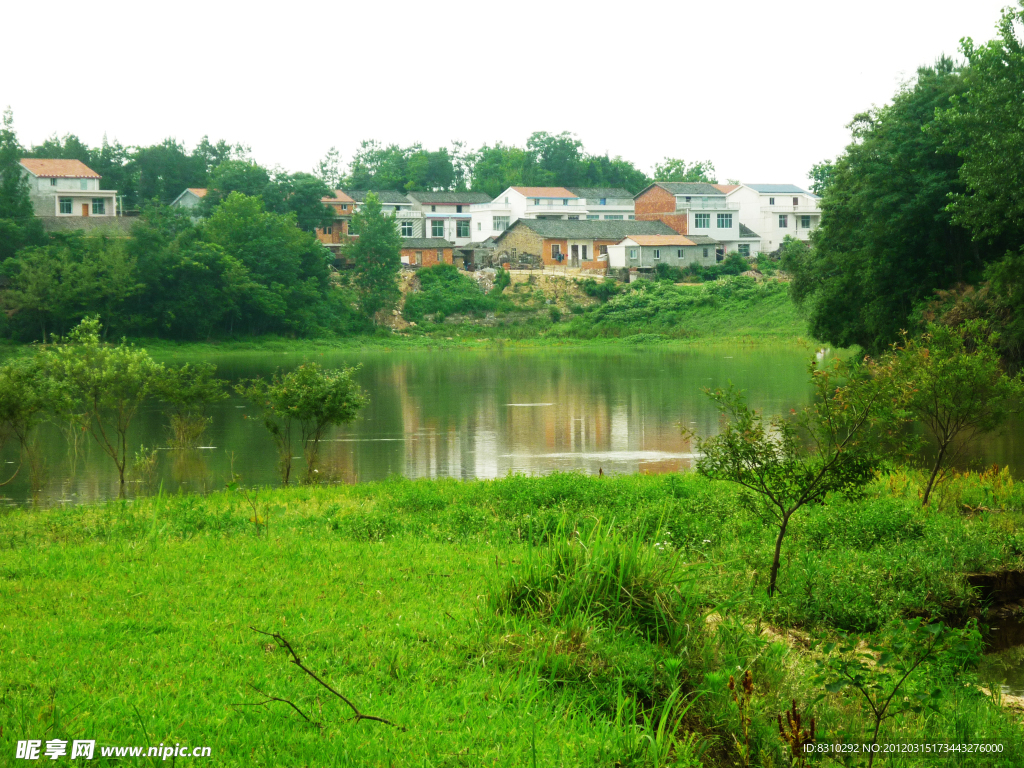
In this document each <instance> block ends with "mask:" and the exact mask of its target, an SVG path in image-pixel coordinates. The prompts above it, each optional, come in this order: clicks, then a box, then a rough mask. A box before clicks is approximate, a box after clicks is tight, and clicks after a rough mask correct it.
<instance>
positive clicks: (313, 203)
mask: <svg viewBox="0 0 1024 768" xmlns="http://www.w3.org/2000/svg"><path fill="white" fill-rule="evenodd" d="M333 194H334V192H333V190H332V189H331V188H330V187H328V186H327V185H326V184H325V183H324V182H323V181H321V180H320V179H318V178H317V177H316V176H313V175H312V174H309V173H278V174H276V175H275V176H274V180H273V181H272V182H271V183H270V184H268V185H267V188H266V189H265V190H264V192H263V202H264V204H265V205H266V207H267V210H268V211H272V212H274V213H294V214H295V223H296V225H297V226H298V227H299V229H301V230H303V231H304V232H312V231H313V230H315V229H317V228H319V227H324V226H327V225H328V224H330V223H332V222H333V221H334V212H333V211H332V210H331V209H330V208H328V207H327V206H326V205H324V203H323V199H324V198H325V197H331V196H333Z"/></svg>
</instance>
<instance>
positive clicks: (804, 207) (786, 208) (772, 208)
mask: <svg viewBox="0 0 1024 768" xmlns="http://www.w3.org/2000/svg"><path fill="white" fill-rule="evenodd" d="M761 213H816V214H819V215H820V214H821V208H819V207H818V206H816V205H812V204H810V203H803V204H801V205H768V206H762V208H761Z"/></svg>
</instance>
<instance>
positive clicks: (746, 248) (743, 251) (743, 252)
mask: <svg viewBox="0 0 1024 768" xmlns="http://www.w3.org/2000/svg"><path fill="white" fill-rule="evenodd" d="M736 250H738V251H739V252H740V256H742V257H743V258H747V257H748V256H750V243H740V244H739V245H738V246H736Z"/></svg>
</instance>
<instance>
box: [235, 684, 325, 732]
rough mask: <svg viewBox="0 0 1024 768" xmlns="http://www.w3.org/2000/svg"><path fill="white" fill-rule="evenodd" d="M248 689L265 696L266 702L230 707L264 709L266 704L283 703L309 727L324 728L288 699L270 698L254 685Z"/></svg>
mask: <svg viewBox="0 0 1024 768" xmlns="http://www.w3.org/2000/svg"><path fill="white" fill-rule="evenodd" d="M249 687H250V688H252V689H253V690H254V691H256V693H258V694H259V695H260V696H266V697H267V700H266V701H257V702H255V703H253V704H232V705H231V706H233V707H265V706H266V705H267V704H270V703H271V702H273V701H280V702H283V703H285V704H287V705H288V706H289V707H291V708H292V709H294V710H295V711H296V712H298V713H299V714H300V715H301V716H302V719H303V720H305V721H306V722H307V723H310V724H311V725H315V726H316V727H317V728H321V729H322V728H323V727H324V726H323V723H318V722H316V721H315V720H311V719H310V718H309V717H308V716H307V715H306V713H305V712H303V711H302V710H301V709H299V708H298V707H297V706H295V704H294V703H293V702H291V701H289V700H288V699H282V698H280V697H279V696H271V695H270V694H269V693H265V692H264V691H261V690H260V689H259V688H257V687H256V686H255V685H250V686H249Z"/></svg>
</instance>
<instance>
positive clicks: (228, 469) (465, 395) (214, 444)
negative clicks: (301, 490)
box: [0, 345, 1024, 504]
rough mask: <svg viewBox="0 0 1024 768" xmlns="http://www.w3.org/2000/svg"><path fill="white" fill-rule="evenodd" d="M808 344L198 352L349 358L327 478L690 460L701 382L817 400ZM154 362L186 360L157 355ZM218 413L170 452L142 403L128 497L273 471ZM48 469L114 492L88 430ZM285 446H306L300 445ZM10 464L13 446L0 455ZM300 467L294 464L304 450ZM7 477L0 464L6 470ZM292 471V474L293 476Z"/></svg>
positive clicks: (777, 405) (48, 456) (1000, 445)
mask: <svg viewBox="0 0 1024 768" xmlns="http://www.w3.org/2000/svg"><path fill="white" fill-rule="evenodd" d="M811 357H812V353H811V352H809V351H804V350H800V349H797V348H793V347H779V348H767V349H766V348H755V349H751V348H743V347H734V348H729V347H678V346H673V347H663V348H658V347H654V348H651V347H645V348H630V347H628V346H627V345H621V346H614V347H611V346H609V347H587V348H577V349H567V348H541V349H529V348H527V349H524V348H504V349H503V348H500V347H495V346H493V345H488V346H487V348H486V349H481V350H472V349H444V350H416V351H383V350H371V351H341V352H325V353H301V354H300V353H281V352H274V353H268V352H259V353H258V352H253V353H240V352H231V353H225V354H224V355H220V356H217V355H204V356H203V359H204V360H209V361H210V362H213V363H215V364H216V365H217V367H218V374H219V375H220V376H221V377H223V378H225V379H227V380H229V381H231V382H236V381H238V380H240V379H243V378H249V377H253V376H266V375H269V374H271V373H272V372H273V371H274V370H275V369H278V368H280V369H282V370H284V369H289V368H293V367H295V366H297V365H299V364H300V363H301V362H303V361H307V360H314V361H316V362H318V363H320V364H322V365H325V366H332V367H334V366H354V365H360V366H361V368H360V370H359V371H358V373H357V374H356V378H357V380H358V381H359V383H360V385H361V386H363V387H364V388H365V389H366V390H367V392H368V393H369V395H370V404H369V406H368V407H367V408H365V409H364V410H363V412H362V413H361V415H360V417H359V419H358V420H357V421H356V422H354V423H352V424H349V425H346V426H345V427H341V428H338V429H335V430H333V431H332V432H331V433H330V434H329V436H328V442H327V443H326V444H325V445H324V447H323V449H322V451H321V467H320V473H321V477H322V478H324V479H326V480H333V481H341V482H357V481H368V480H380V479H382V478H385V477H387V476H388V475H391V474H402V475H406V476H408V477H455V478H467V479H468V478H493V477H501V476H504V475H506V474H508V473H509V472H517V473H525V474H544V473H549V472H553V471H565V470H581V471H585V472H588V473H592V474H597V473H598V472H599V471H603V472H605V473H624V472H674V471H681V470H687V469H690V468H691V467H692V464H693V458H694V457H693V450H694V448H693V445H692V441H691V440H690V439H689V438H687V437H686V436H685V435H684V434H683V428H684V427H685V428H687V429H691V430H693V431H694V432H695V433H696V434H698V435H702V436H706V435H711V434H714V433H715V432H716V431H717V430H718V426H719V414H718V412H717V410H716V409H715V408H714V406H713V404H712V403H711V401H710V400H709V399H708V397H707V396H706V395H704V394H703V392H702V390H703V389H704V388H705V387H725V386H728V385H729V384H730V383H732V384H734V385H735V386H737V387H739V388H741V389H743V390H745V391H746V392H747V394H748V398H749V401H750V403H751V404H752V405H753V406H755V407H757V408H760V409H763V410H764V411H765V412H766V413H768V414H778V413H788V412H789V411H790V409H794V408H800V407H801V406H803V405H805V404H807V403H808V402H809V400H810V397H811V393H812V391H811V386H810V384H809V382H808V375H807V364H808V362H809V360H810V358H811ZM162 359H163V361H164V362H168V363H182V362H186V361H187V360H186V358H180V359H179V358H175V357H174V356H172V355H164V356H163V357H162ZM211 416H212V418H213V422H212V424H211V426H210V428H209V430H208V432H207V433H206V436H205V438H204V440H203V443H204V445H203V447H202V448H201V449H200V450H197V451H172V450H168V449H166V447H165V446H166V443H167V419H166V415H165V413H164V412H163V409H162V407H161V405H160V403H158V402H152V403H148V404H147V405H146V406H145V407H144V409H143V410H142V412H141V413H140V414H139V416H138V417H137V419H136V421H135V423H134V425H133V429H132V432H131V435H130V445H131V446H132V450H133V452H134V451H135V450H137V449H139V448H140V447H141V446H143V445H144V446H146V447H147V450H153V449H157V450H158V454H157V456H158V458H157V465H156V468H155V470H154V472H153V473H152V474H151V475H150V476H149V477H146V478H135V480H134V481H133V484H132V486H130V488H129V493H133V492H149V491H155V489H156V488H157V487H159V485H160V484H161V483H162V485H163V489H164V491H165V492H166V491H171V492H174V491H177V490H179V489H183V490H193V491H198V492H205V491H209V490H214V489H218V488H222V487H223V486H224V485H225V483H227V482H228V481H229V479H230V478H231V477H232V475H235V476H237V477H238V478H239V480H240V481H241V482H243V483H245V484H276V483H278V482H279V475H278V471H277V454H276V451H275V448H274V445H273V443H272V441H271V439H270V436H269V435H268V434H267V431H266V429H265V428H264V426H263V424H262V422H260V420H259V419H258V418H254V417H255V414H254V412H253V411H252V409H251V408H250V406H249V405H248V404H247V403H246V402H245V401H243V400H242V399H240V398H238V397H237V396H235V395H234V394H232V397H231V398H230V399H228V400H225V401H224V402H222V403H220V404H218V405H217V406H216V407H215V408H214V410H213V411H212V412H211ZM1020 432H1021V430H1020V429H1018V428H1015V429H1011V430H1007V432H1006V433H1005V434H1004V435H1002V436H1000V437H996V438H993V439H990V440H988V441H986V442H985V444H984V445H982V446H980V447H979V449H978V450H977V451H976V452H975V454H974V455H973V456H972V459H973V460H975V461H981V462H984V463H993V462H998V463H1000V464H1009V465H1010V466H1011V468H1012V471H1014V473H1015V474H1016V475H1018V476H1019V475H1020V470H1021V469H1022V468H1024V446H1022V444H1021V439H1020ZM40 440H41V446H42V450H41V451H40V455H41V457H42V466H41V467H40V468H39V469H38V471H37V472H36V476H37V483H36V484H37V486H38V488H37V492H36V499H37V501H38V502H39V503H41V504H54V503H61V502H65V503H68V502H90V501H97V500H102V499H107V498H112V497H115V496H116V495H117V491H118V485H117V474H116V470H115V468H114V466H113V462H112V461H111V460H110V458H109V457H108V456H107V455H106V454H104V453H103V452H102V451H101V450H100V449H99V447H98V446H97V445H95V444H94V443H92V442H91V439H89V438H88V437H87V436H85V439H82V440H81V444H82V448H81V451H80V452H79V454H78V455H77V456H75V455H74V454H73V452H72V451H70V450H69V447H68V440H67V438H66V436H65V435H64V433H63V432H62V431H61V430H60V429H59V428H58V426H56V425H53V424H46V425H44V426H43V428H42V431H41V435H40ZM293 455H295V456H300V455H301V447H300V446H299V445H297V444H296V446H295V450H294V452H293ZM0 461H2V462H3V465H2V466H3V467H5V468H6V470H7V472H8V473H9V472H10V471H12V470H13V469H14V468H15V467H16V464H15V462H16V461H17V450H16V448H15V447H14V446H11V445H9V446H8V447H7V448H6V449H5V451H4V452H3V453H2V454H0ZM299 464H300V465H301V462H299ZM5 474H6V473H4V472H0V476H4V475H5ZM295 476H301V472H296V473H295ZM0 496H3V497H4V498H5V500H6V501H7V502H8V503H24V502H26V501H31V500H32V498H33V488H32V482H31V480H30V476H29V473H28V471H27V469H24V470H22V473H21V474H20V475H19V476H18V477H17V478H16V479H15V481H14V482H12V483H11V484H9V485H7V486H6V487H4V488H0Z"/></svg>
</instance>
